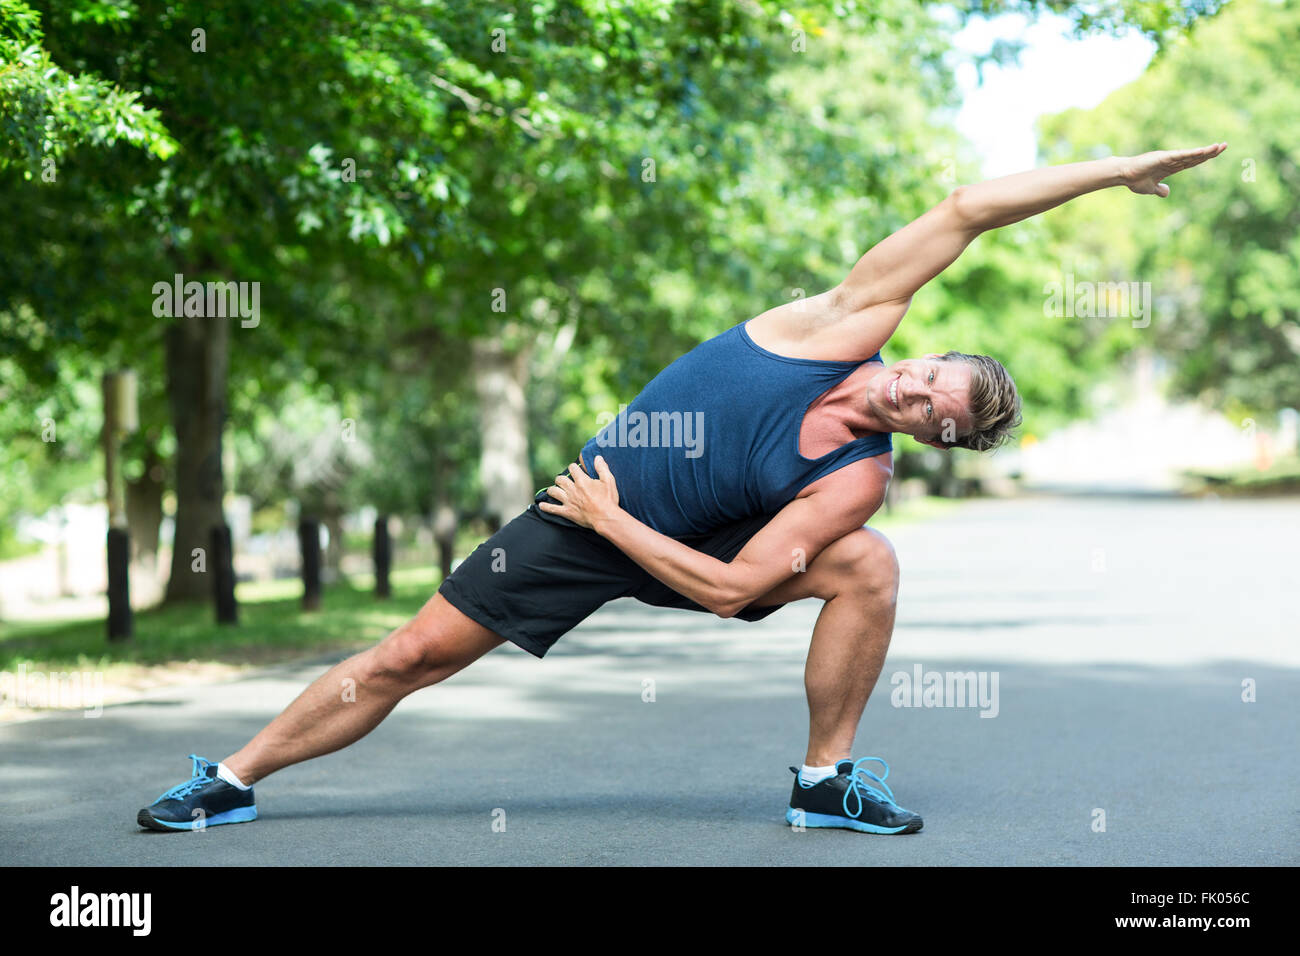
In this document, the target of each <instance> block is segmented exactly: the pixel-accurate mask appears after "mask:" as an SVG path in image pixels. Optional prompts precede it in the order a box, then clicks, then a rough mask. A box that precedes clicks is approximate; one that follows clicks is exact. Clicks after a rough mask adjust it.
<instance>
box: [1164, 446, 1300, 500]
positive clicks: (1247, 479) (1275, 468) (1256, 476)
mask: <svg viewBox="0 0 1300 956" xmlns="http://www.w3.org/2000/svg"><path fill="white" fill-rule="evenodd" d="M1184 478H1185V480H1186V483H1187V490H1188V491H1190V492H1192V493H1201V494H1203V493H1206V492H1214V493H1216V494H1221V495H1294V494H1300V456H1296V455H1288V456H1284V457H1280V458H1278V459H1276V460H1275V461H1274V462H1273V464H1272V466H1271V467H1269V468H1268V469H1266V470H1264V471H1260V470H1259V469H1257V468H1255V467H1253V466H1246V467H1244V468H1235V469H1230V470H1223V471H1203V472H1190V471H1189V472H1185V473H1184Z"/></svg>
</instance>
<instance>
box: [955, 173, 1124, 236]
mask: <svg viewBox="0 0 1300 956" xmlns="http://www.w3.org/2000/svg"><path fill="white" fill-rule="evenodd" d="M1122 163H1123V159H1122V158H1121V157H1119V156H1112V157H1110V158H1109V159H1096V160H1091V161H1089V162H1084V163H1067V164H1065V165H1062V166H1045V167H1044V168H1042V169H1031V170H1029V171H1028V172H1024V173H1014V174H1012V175H1010V176H1002V177H999V178H998V179H989V180H985V181H984V182H982V183H975V184H973V185H970V186H961V187H959V188H958V189H957V191H956V193H955V194H954V197H953V201H954V203H955V205H956V209H957V214H958V216H959V217H960V218H961V220H962V221H963V222H965V223H966V224H967V226H968V227H969V228H971V229H973V230H976V231H981V232H982V231H984V230H988V229H996V228H998V227H999V226H1006V225H1009V224H1011V223H1013V222H1020V221H1021V220H1022V219H1028V218H1029V217H1030V216H1035V215H1037V214H1038V213H1040V212H1045V211H1046V210H1048V209H1053V208H1055V207H1056V206H1059V205H1061V204H1062V203H1064V202H1068V201H1069V200H1071V199H1074V198H1075V197H1076V196H1082V195H1083V194H1084V193H1090V192H1093V191H1095V190H1098V189H1105V188H1106V187H1108V186H1122V185H1124V184H1125V181H1126V180H1125V177H1124V173H1123V166H1122Z"/></svg>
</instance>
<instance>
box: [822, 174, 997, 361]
mask: <svg viewBox="0 0 1300 956" xmlns="http://www.w3.org/2000/svg"><path fill="white" fill-rule="evenodd" d="M956 195H957V193H956V192H954V193H953V194H952V195H950V196H949V197H948V198H947V199H945V200H943V201H942V202H940V203H939V204H938V205H936V206H934V207H933V208H932V209H930V210H929V211H927V212H926V213H925V214H924V215H922V216H921V217H919V218H918V219H915V220H913V221H912V222H910V223H908V224H907V225H906V226H904V227H903V228H902V229H899V230H898V231H897V232H895V233H893V234H891V235H889V236H887V237H886V238H884V239H882V240H881V241H880V242H878V243H876V244H875V245H874V246H872V247H871V249H870V250H868V251H867V253H866V254H865V255H863V256H862V258H861V259H859V260H858V262H857V264H856V265H854V267H853V268H852V270H850V272H849V274H848V276H847V277H846V278H845V279H844V281H843V282H842V283H840V285H839V286H837V287H836V288H835V289H834V290H832V292H831V293H830V301H831V302H832V303H833V304H834V307H833V310H832V314H833V315H834V317H835V321H834V322H833V323H832V324H831V325H830V326H828V327H826V328H824V329H820V330H818V335H819V336H821V337H827V338H829V339H834V340H836V341H839V342H845V341H847V340H852V341H854V342H857V343H860V348H859V349H858V350H859V351H862V350H865V349H867V348H869V347H872V346H874V348H873V349H872V351H874V349H878V348H880V347H881V346H882V345H883V344H884V343H885V342H888V341H889V338H890V336H892V335H893V334H894V331H895V330H896V329H897V328H898V324H899V322H901V321H902V319H903V316H904V314H906V312H907V307H908V306H909V305H910V304H911V301H912V296H913V295H915V294H916V292H917V291H918V290H919V289H920V288H921V287H922V286H923V285H925V284H926V283H927V282H929V281H930V280H931V279H933V278H934V277H935V276H937V275H938V274H939V273H940V272H942V271H943V270H944V269H946V268H948V266H950V265H952V263H953V262H954V261H956V259H957V257H958V256H960V255H961V254H962V252H963V251H964V250H965V249H966V247H967V246H968V245H970V243H971V241H972V240H973V239H974V238H975V237H976V236H977V235H978V234H979V232H978V230H974V229H972V228H971V227H970V226H969V225H968V224H967V220H966V218H965V217H963V216H962V215H961V214H959V213H958V211H957V201H956V198H955V197H956Z"/></svg>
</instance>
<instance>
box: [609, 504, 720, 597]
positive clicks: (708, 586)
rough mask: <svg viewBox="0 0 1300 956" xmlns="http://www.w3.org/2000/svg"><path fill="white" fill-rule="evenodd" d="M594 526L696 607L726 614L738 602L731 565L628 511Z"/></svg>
mask: <svg viewBox="0 0 1300 956" xmlns="http://www.w3.org/2000/svg"><path fill="white" fill-rule="evenodd" d="M592 527H593V530H594V531H596V533H597V534H599V535H600V536H601V537H603V538H604V539H605V540H606V541H608V542H609V543H610V544H612V545H614V547H616V548H618V549H619V550H620V551H622V552H623V553H624V554H626V555H627V556H628V557H629V558H631V559H632V560H633V561H635V562H636V563H637V564H639V565H640V566H641V567H643V568H645V569H646V571H648V572H649V573H650V574H652V575H653V576H654V577H656V578H658V579H659V580H660V581H662V582H663V583H664V584H666V585H668V586H669V587H670V588H672V589H673V590H674V591H676V592H677V593H678V594H684V595H685V596H686V597H688V598H690V599H691V600H692V601H694V602H695V603H696V604H699V605H700V606H702V607H706V608H708V609H709V610H710V611H713V612H714V613H723V612H724V611H725V610H727V608H728V606H729V605H732V604H733V603H734V602H735V598H736V595H735V593H734V588H732V587H731V574H730V571H731V566H730V565H729V564H727V563H725V562H723V561H719V560H718V559H717V558H714V557H711V556H709V555H707V554H704V553H702V552H700V551H696V550H695V549H694V548H691V547H689V546H687V545H684V544H682V543H681V542H680V541H676V540H674V539H673V538H670V537H668V536H667V535H665V534H660V533H659V532H658V531H655V530H654V529H653V528H651V527H650V526H649V525H646V524H643V523H642V522H640V521H638V520H637V519H636V518H634V517H632V515H630V514H628V513H627V512H626V511H621V510H620V511H619V512H617V513H616V514H614V515H611V516H609V517H607V518H604V519H601V520H599V521H597V522H596V523H595V524H593V526H592Z"/></svg>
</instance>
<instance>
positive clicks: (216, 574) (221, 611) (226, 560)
mask: <svg viewBox="0 0 1300 956" xmlns="http://www.w3.org/2000/svg"><path fill="white" fill-rule="evenodd" d="M208 554H209V555H210V556H211V559H212V570H213V574H212V603H213V605H214V606H215V607H216V609H217V623H218V624H237V623H239V606H238V605H237V604H236V603H235V552H234V548H233V547H232V545H231V543H230V525H228V524H226V523H224V522H223V523H221V524H217V525H213V526H212V529H211V530H210V531H209V532H208Z"/></svg>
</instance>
